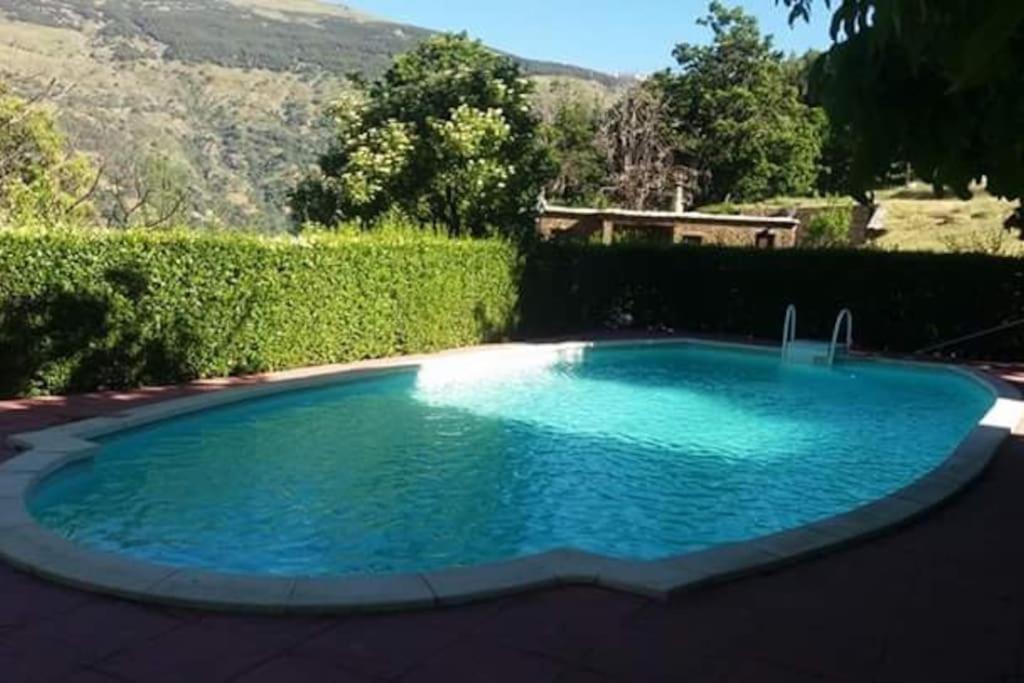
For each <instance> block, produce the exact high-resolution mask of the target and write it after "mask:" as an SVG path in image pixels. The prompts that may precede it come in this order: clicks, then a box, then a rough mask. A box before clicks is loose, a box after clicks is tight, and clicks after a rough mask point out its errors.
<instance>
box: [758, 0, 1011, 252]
mask: <svg viewBox="0 0 1024 683" xmlns="http://www.w3.org/2000/svg"><path fill="white" fill-rule="evenodd" d="M780 2H781V3H782V4H785V5H786V6H787V7H789V8H790V13H791V19H792V20H797V19H800V18H804V19H806V18H808V17H809V16H810V12H811V11H813V10H814V9H815V3H814V1H813V0H776V3H777V4H779V3H780ZM817 8H818V9H832V10H834V14H833V19H832V38H833V45H832V47H831V49H830V50H829V51H828V53H826V56H825V58H824V59H823V60H821V61H819V63H818V66H817V68H816V70H815V74H814V77H813V79H812V85H813V87H814V89H815V90H817V91H818V92H819V93H820V98H821V99H822V101H823V102H824V105H825V107H826V109H827V110H828V113H829V116H830V118H831V119H832V121H833V122H834V123H835V124H836V125H839V126H843V127H845V128H846V129H847V130H848V132H849V135H850V138H851V142H852V148H853V158H852V162H851V168H850V177H851V182H852V184H853V186H854V189H855V190H856V191H857V192H859V193H860V194H862V195H863V194H866V193H868V192H870V190H871V188H872V187H873V186H874V185H875V184H876V183H877V179H878V177H879V175H881V174H884V173H885V172H886V171H887V169H888V168H889V166H890V164H891V163H892V162H894V161H906V162H909V163H910V165H911V166H912V168H913V170H914V172H915V174H916V175H918V176H919V177H921V178H923V179H925V180H927V181H929V182H931V183H933V184H934V185H936V186H937V187H938V188H943V187H946V188H949V189H951V190H953V191H955V192H956V193H957V194H959V195H960V196H962V197H965V198H966V197H968V196H969V195H970V186H971V184H972V183H973V182H981V181H985V182H987V186H988V189H989V190H990V191H991V192H993V193H994V194H997V195H1000V196H1003V197H1006V198H1009V199H1020V198H1021V197H1022V195H1024V137H1022V136H1021V134H1020V131H1021V122H1022V121H1024V2H1019V1H1018V0H914V1H913V2H911V1H909V0H891V1H887V2H883V1H882V0H834V1H833V0H822V3H819V4H818V7H817ZM1010 225H1014V226H1015V227H1019V228H1020V229H1021V232H1022V237H1024V209H1018V211H1017V212H1016V214H1015V215H1014V216H1013V217H1012V218H1011V222H1010Z"/></svg>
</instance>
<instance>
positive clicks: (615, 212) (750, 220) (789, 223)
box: [541, 205, 800, 230]
mask: <svg viewBox="0 0 1024 683" xmlns="http://www.w3.org/2000/svg"><path fill="white" fill-rule="evenodd" d="M541 215H543V216H553V215H561V216H579V217H591V216H593V217H601V218H637V219H647V220H652V219H653V220H657V219H663V220H672V221H699V222H702V223H723V224H729V225H740V226H747V227H751V228H765V227H777V228H779V229H783V230H795V229H797V228H798V227H800V221H799V220H797V219H796V218H790V217H787V216H742V215H739V214H718V213H700V212H698V211H683V212H682V213H676V212H675V211H634V210H631V209H594V208H579V207H572V206H551V205H548V206H545V207H544V208H543V209H542V210H541Z"/></svg>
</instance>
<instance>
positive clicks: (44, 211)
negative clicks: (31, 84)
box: [0, 83, 97, 228]
mask: <svg viewBox="0 0 1024 683" xmlns="http://www.w3.org/2000/svg"><path fill="white" fill-rule="evenodd" d="M96 174H97V172H96V171H94V170H93V169H92V166H91V164H90V163H89V160H88V159H87V158H86V157H84V156H83V155H81V154H77V153H74V152H73V151H71V150H70V149H69V147H68V144H67V141H66V140H65V139H64V136H63V135H62V134H61V132H60V131H59V130H58V129H57V125H56V122H55V120H54V117H53V114H52V113H51V112H50V111H49V110H47V109H45V108H43V107H41V106H39V105H38V104H37V103H35V102H29V101H27V100H25V99H23V98H20V97H17V96H15V95H12V94H10V93H9V92H8V91H7V89H6V87H5V86H4V84H3V83H0V228H3V227H11V226H16V225H19V226H20V225H54V224H60V225H68V224H77V223H80V222H83V221H86V220H89V219H91V218H93V217H94V209H93V205H92V203H91V202H90V201H89V194H90V191H91V187H92V185H93V183H94V181H95V180H96V177H97V176H96Z"/></svg>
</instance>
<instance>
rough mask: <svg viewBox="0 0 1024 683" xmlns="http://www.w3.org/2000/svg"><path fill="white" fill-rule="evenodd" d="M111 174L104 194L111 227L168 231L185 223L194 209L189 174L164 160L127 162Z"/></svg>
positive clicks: (158, 157)
mask: <svg viewBox="0 0 1024 683" xmlns="http://www.w3.org/2000/svg"><path fill="white" fill-rule="evenodd" d="M118 168H119V170H118V171H117V172H114V173H108V174H107V175H108V182H107V186H106V187H105V188H104V189H103V191H102V192H101V193H100V194H101V198H102V199H104V200H105V201H104V204H106V206H105V207H104V210H103V213H104V216H105V218H106V222H107V225H108V227H116V228H164V227H172V226H175V225H177V224H181V223H184V222H185V221H186V220H187V219H188V215H189V211H190V209H192V206H191V201H192V191H191V189H190V187H191V185H190V182H189V175H188V171H187V170H186V169H184V168H183V167H182V166H181V165H177V164H175V163H174V162H172V161H171V160H170V159H168V158H167V157H164V156H159V155H157V156H148V157H145V158H144V159H142V160H141V161H139V162H136V161H133V160H126V161H125V162H123V163H121V164H118Z"/></svg>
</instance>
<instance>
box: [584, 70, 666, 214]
mask: <svg viewBox="0 0 1024 683" xmlns="http://www.w3.org/2000/svg"><path fill="white" fill-rule="evenodd" d="M598 140H599V144H600V145H601V148H602V149H603V150H604V152H605V156H606V165H607V168H608V171H609V176H608V186H607V187H606V188H605V189H606V192H607V193H608V194H609V195H610V196H611V198H612V199H613V201H615V202H617V203H619V204H622V205H625V206H626V207H628V208H630V209H636V210H644V209H653V208H659V206H658V205H659V204H660V203H661V202H662V200H663V198H664V197H665V196H666V195H667V194H668V192H669V190H670V189H671V186H672V183H673V180H674V175H675V174H674V172H675V170H676V169H675V144H674V141H673V139H672V131H671V129H670V127H669V111H668V106H667V105H666V103H665V99H664V97H663V96H662V92H661V90H660V89H659V88H658V87H655V86H654V84H652V83H650V82H647V83H642V84H640V85H637V86H635V87H633V88H632V89H631V90H630V91H629V92H627V93H626V94H625V95H624V96H623V97H622V99H620V100H619V101H618V102H617V103H616V104H615V106H613V107H612V108H611V109H610V110H609V111H608V113H607V114H606V115H605V118H604V122H603V123H602V125H601V130H600V134H599V137H598Z"/></svg>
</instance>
